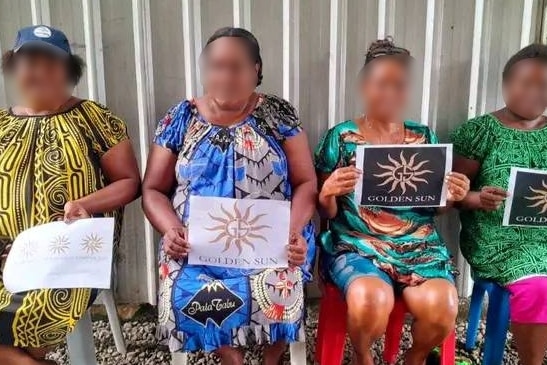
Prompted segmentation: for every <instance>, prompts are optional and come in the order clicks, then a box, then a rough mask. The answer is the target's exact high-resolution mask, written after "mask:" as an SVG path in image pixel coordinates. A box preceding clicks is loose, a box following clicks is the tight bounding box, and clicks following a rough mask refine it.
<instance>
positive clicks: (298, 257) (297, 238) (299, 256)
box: [289, 233, 308, 266]
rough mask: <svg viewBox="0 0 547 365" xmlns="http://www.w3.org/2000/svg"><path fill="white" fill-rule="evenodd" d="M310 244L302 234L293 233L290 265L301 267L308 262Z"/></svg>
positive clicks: (290, 240) (290, 242) (290, 241)
mask: <svg viewBox="0 0 547 365" xmlns="http://www.w3.org/2000/svg"><path fill="white" fill-rule="evenodd" d="M307 253H308V243H307V242H306V239H305V238H304V237H303V236H302V234H301V233H293V234H291V236H290V238H289V265H290V266H300V265H303V264H304V263H305V262H306V254H307Z"/></svg>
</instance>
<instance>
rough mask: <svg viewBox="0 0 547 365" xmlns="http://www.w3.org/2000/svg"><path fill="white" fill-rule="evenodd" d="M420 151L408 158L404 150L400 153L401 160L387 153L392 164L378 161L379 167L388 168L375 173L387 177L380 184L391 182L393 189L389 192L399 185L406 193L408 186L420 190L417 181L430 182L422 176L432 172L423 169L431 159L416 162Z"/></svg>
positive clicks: (380, 176)
mask: <svg viewBox="0 0 547 365" xmlns="http://www.w3.org/2000/svg"><path fill="white" fill-rule="evenodd" d="M418 154H419V153H415V154H413V155H412V156H410V158H409V159H408V160H407V159H406V158H405V156H404V153H403V151H401V154H400V156H399V157H400V160H399V161H397V160H395V159H394V158H393V157H391V155H390V154H388V155H387V159H388V160H389V162H391V163H392V165H382V164H380V163H378V162H377V163H376V164H377V165H378V167H380V168H382V169H384V170H387V171H386V172H383V173H380V174H374V176H375V177H379V178H385V179H384V182H383V183H381V184H380V185H378V186H384V185H387V184H391V189H390V190H389V192H390V193H391V192H393V191H394V190H395V189H396V188H397V187H399V188H400V189H401V191H402V193H403V194H404V193H406V190H407V187H410V188H412V189H414V191H418V187H417V186H416V184H417V183H420V182H424V183H426V184H427V183H428V182H427V180H426V179H424V178H423V177H422V176H423V175H425V174H432V173H433V171H431V170H422V167H423V166H424V165H425V164H426V163H428V162H429V160H424V161H421V162H418V163H417V162H416V156H418Z"/></svg>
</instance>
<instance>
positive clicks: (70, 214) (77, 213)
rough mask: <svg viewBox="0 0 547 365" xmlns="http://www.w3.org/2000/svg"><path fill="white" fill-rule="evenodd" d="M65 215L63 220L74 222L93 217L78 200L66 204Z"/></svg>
mask: <svg viewBox="0 0 547 365" xmlns="http://www.w3.org/2000/svg"><path fill="white" fill-rule="evenodd" d="M64 210H65V215H64V217H63V220H64V221H65V222H66V223H70V222H74V221H75V220H78V219H85V218H91V214H89V213H88V212H87V210H85V208H84V207H83V205H82V204H80V203H78V202H77V201H69V202H67V203H66V204H65V209H64Z"/></svg>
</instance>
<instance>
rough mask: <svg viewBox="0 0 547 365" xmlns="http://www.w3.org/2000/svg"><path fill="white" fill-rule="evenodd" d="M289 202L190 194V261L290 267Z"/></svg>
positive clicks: (217, 264) (197, 263)
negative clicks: (288, 248)
mask: <svg viewBox="0 0 547 365" xmlns="http://www.w3.org/2000/svg"><path fill="white" fill-rule="evenodd" d="M289 223H290V202H288V201H281V200H266V199H230V198H217V197H202V196H191V197H190V217H189V221H188V243H189V244H190V250H191V251H190V253H189V255H188V263H189V264H193V265H209V266H221V267H230V268H238V269H262V268H283V267H287V266H288V253H287V244H288V243H289Z"/></svg>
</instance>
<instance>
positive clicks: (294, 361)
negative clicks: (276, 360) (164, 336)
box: [86, 341, 307, 365]
mask: <svg viewBox="0 0 547 365" xmlns="http://www.w3.org/2000/svg"><path fill="white" fill-rule="evenodd" d="M289 351H290V353H291V365H306V364H307V362H306V361H307V360H306V341H304V342H293V343H291V344H290V348H289ZM86 365H87V364H86ZM171 365H188V354H187V353H186V352H175V353H174V354H172V358H171Z"/></svg>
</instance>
